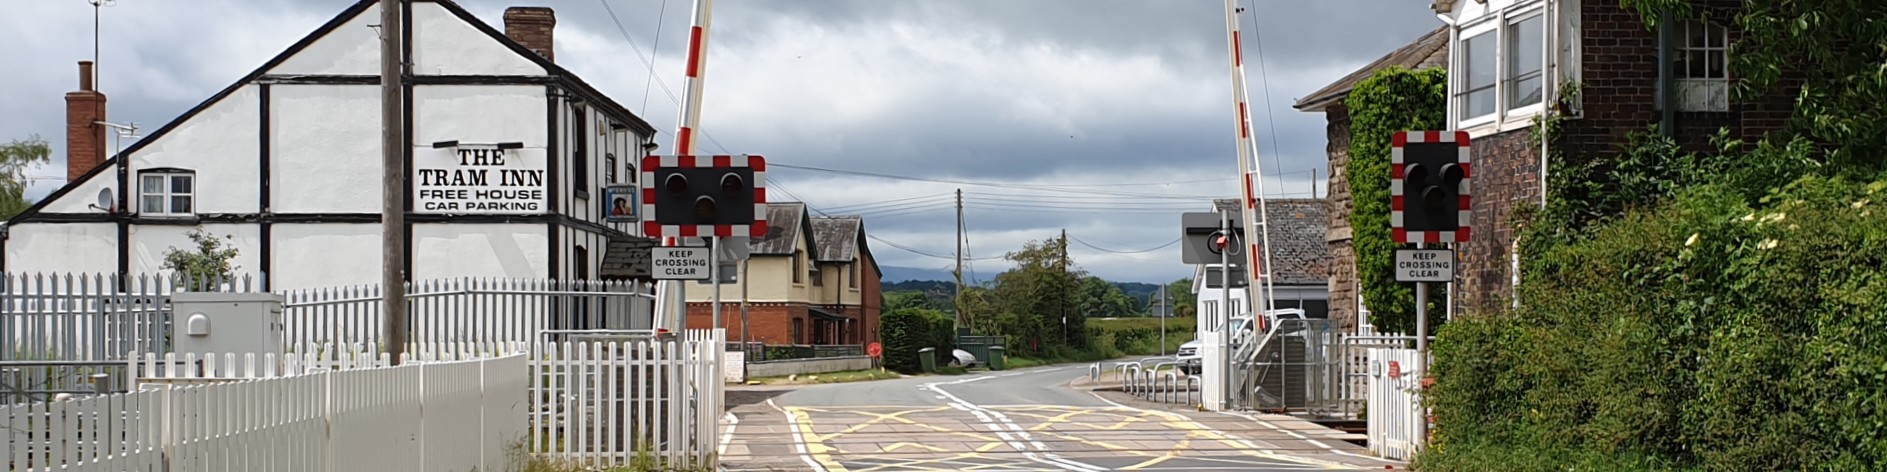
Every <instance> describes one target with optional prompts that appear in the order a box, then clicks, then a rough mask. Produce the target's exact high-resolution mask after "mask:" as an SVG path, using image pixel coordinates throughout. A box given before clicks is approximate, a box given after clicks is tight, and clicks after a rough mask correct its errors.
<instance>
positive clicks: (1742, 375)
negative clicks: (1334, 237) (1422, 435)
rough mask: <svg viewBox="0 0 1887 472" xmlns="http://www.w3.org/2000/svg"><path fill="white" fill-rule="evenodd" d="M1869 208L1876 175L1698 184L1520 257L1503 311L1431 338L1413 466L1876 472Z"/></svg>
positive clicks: (1886, 301)
mask: <svg viewBox="0 0 1887 472" xmlns="http://www.w3.org/2000/svg"><path fill="white" fill-rule="evenodd" d="M1883 204H1887V181H1882V182H1873V183H1854V182H1850V181H1845V180H1842V179H1839V178H1823V177H1806V178H1802V179H1800V180H1797V181H1795V182H1794V183H1792V184H1790V185H1788V186H1786V187H1784V188H1782V189H1779V190H1777V191H1775V192H1772V193H1770V194H1769V195H1768V196H1767V197H1764V198H1761V199H1759V200H1755V201H1751V199H1750V198H1748V197H1747V196H1746V194H1745V192H1744V191H1743V190H1742V189H1736V188H1731V187H1725V186H1716V185H1702V186H1698V187H1693V188H1691V189H1688V190H1684V191H1682V192H1680V193H1679V195H1678V197H1677V198H1675V199H1673V200H1672V201H1671V202H1670V203H1667V204H1664V205H1661V206H1657V207H1655V208H1650V209H1646V210H1643V211H1636V212H1631V213H1627V214H1626V215H1624V216H1622V217H1619V218H1617V219H1614V220H1612V221H1610V222H1608V223H1605V224H1602V225H1599V226H1596V227H1594V229H1593V230H1592V231H1591V232H1590V233H1588V234H1587V235H1585V236H1580V237H1578V238H1576V239H1573V240H1569V241H1566V242H1564V243H1561V244H1555V245H1548V246H1543V247H1538V248H1537V249H1536V251H1537V252H1532V253H1529V257H1530V258H1532V259H1533V261H1532V262H1530V263H1529V270H1528V272H1527V273H1526V277H1527V279H1525V280H1524V283H1523V285H1522V288H1521V291H1520V295H1519V296H1520V300H1521V301H1522V302H1523V307H1522V308H1521V309H1520V310H1518V311H1517V312H1514V313H1506V314H1499V315H1493V316H1485V317H1475V318H1463V319H1460V320H1457V321H1456V322H1454V323H1451V324H1450V325H1448V326H1446V327H1444V328H1443V329H1442V331H1441V334H1440V339H1438V340H1437V341H1436V342H1435V344H1434V349H1435V352H1434V354H1435V359H1436V365H1435V367H1434V373H1435V375H1436V376H1437V379H1438V382H1437V385H1436V387H1435V389H1434V390H1433V391H1432V392H1430V394H1429V395H1428V398H1429V401H1430V402H1431V406H1432V407H1433V408H1434V412H1435V414H1436V415H1437V417H1438V422H1437V426H1436V428H1435V430H1434V431H1435V433H1436V435H1437V437H1436V442H1435V444H1434V446H1433V447H1432V448H1430V449H1429V450H1428V452H1427V453H1425V454H1424V455H1423V456H1422V457H1421V458H1420V463H1421V465H1423V466H1424V467H1425V468H1427V469H1429V470H1484V469H1485V467H1488V466H1491V465H1494V464H1499V465H1501V467H1500V468H1503V469H1507V470H1548V469H1551V470H1568V467H1572V468H1576V469H1578V470H1592V469H1601V470H1657V469H1704V470H1804V469H1813V470H1883V469H1887V423H1882V421H1884V420H1883V419H1884V418H1887V272H1883V270H1882V268H1883V267H1887V211H1883V210H1887V209H1883V208H1882V205H1883ZM1542 456H1551V457H1561V458H1564V460H1563V461H1542V460H1538V458H1539V457H1542ZM1530 464H1531V465H1530Z"/></svg>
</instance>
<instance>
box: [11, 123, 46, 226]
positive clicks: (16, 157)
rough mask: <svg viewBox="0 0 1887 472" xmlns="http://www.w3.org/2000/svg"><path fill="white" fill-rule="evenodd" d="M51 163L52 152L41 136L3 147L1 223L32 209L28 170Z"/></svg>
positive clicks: (17, 141) (16, 141) (15, 141)
mask: <svg viewBox="0 0 1887 472" xmlns="http://www.w3.org/2000/svg"><path fill="white" fill-rule="evenodd" d="M51 160H52V148H51V147H50V146H47V145H46V140H44V139H40V138H39V136H37V135H35V136H31V137H28V138H26V139H25V140H14V141H13V142H10V143H7V144H4V145H0V220H5V219H8V218H12V217H13V216H14V215H18V214H20V212H23V211H26V209H27V208H29V207H32V206H33V205H32V202H28V201H26V184H27V180H26V169H27V168H29V167H32V166H35V165H40V164H45V163H47V162H51Z"/></svg>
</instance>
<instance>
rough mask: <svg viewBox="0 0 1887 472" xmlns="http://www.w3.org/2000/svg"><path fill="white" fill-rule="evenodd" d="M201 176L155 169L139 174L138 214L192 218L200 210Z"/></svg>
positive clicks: (183, 171) (180, 170)
mask: <svg viewBox="0 0 1887 472" xmlns="http://www.w3.org/2000/svg"><path fill="white" fill-rule="evenodd" d="M196 180H197V173H196V172H193V171H188V170H182V169H152V170H147V171H143V172H139V173H138V212H139V213H141V214H143V215H144V216H191V215H195V214H196V213H195V211H196V189H197V188H196Z"/></svg>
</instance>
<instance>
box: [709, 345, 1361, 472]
mask: <svg viewBox="0 0 1887 472" xmlns="http://www.w3.org/2000/svg"><path fill="white" fill-rule="evenodd" d="M1086 376H1087V367H1086V366H1059V367H1042V368H1035V369H1026V370H1016V371H1005V372H983V373H974V374H970V375H962V376H925V377H910V378H903V379H895V380H882V381H876V382H863V383H851V384H831V385H817V386H807V387H801V388H797V389H792V390H779V389H758V390H755V389H734V390H730V392H729V401H730V403H744V404H740V405H738V406H735V407H733V408H731V409H730V411H729V413H728V414H729V415H730V416H731V421H729V423H731V426H730V427H728V428H725V429H724V432H725V434H724V436H723V438H722V439H723V452H722V454H721V458H722V460H721V463H722V465H723V467H724V468H725V469H727V470H814V471H876V470H1043V471H1075V472H1096V471H1102V470H1157V471H1208V470H1211V471H1231V470H1238V471H1297V470H1314V469H1315V470H1330V469H1336V470H1359V469H1364V468H1368V469H1373V470H1381V469H1383V468H1384V467H1383V466H1384V465H1385V463H1384V462H1380V461H1374V462H1372V461H1373V460H1371V459H1368V458H1365V457H1363V456H1361V455H1358V454H1357V452H1356V451H1358V450H1360V449H1359V448H1354V447H1353V446H1350V445H1348V444H1342V446H1350V448H1349V449H1345V450H1342V451H1339V450H1337V449H1336V448H1335V446H1331V445H1329V444H1328V443H1327V442H1318V441H1314V440H1311V441H1309V442H1308V443H1305V442H1304V441H1305V440H1304V439H1303V436H1301V435H1300V436H1296V437H1293V436H1291V434H1290V433H1287V432H1285V431H1282V430H1281V429H1279V427H1278V426H1276V425H1275V424H1274V423H1272V422H1261V421H1256V420H1253V419H1252V418H1249V417H1244V416H1234V415H1221V414H1216V413H1200V412H1191V411H1188V412H1180V411H1168V410H1166V409H1159V408H1145V407H1136V406H1131V405H1127V404H1122V403H1117V402H1116V401H1115V400H1112V399H1109V398H1107V397H1104V396H1102V395H1101V394H1098V393H1095V392H1089V391H1087V390H1086V389H1079V388H1073V387H1070V386H1068V385H1067V384H1068V383H1069V382H1070V381H1072V380H1075V379H1077V378H1085V377H1086ZM737 398H739V399H737Z"/></svg>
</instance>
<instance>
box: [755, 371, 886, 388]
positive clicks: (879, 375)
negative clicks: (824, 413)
mask: <svg viewBox="0 0 1887 472" xmlns="http://www.w3.org/2000/svg"><path fill="white" fill-rule="evenodd" d="M899 377H903V376H902V375H899V374H898V373H897V372H891V371H887V370H879V369H869V370H849V371H845V372H826V373H822V374H806V375H799V376H791V377H755V378H753V379H752V380H753V381H754V382H759V383H760V385H812V384H829V383H846V382H869V381H873V380H885V379H895V378H899Z"/></svg>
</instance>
